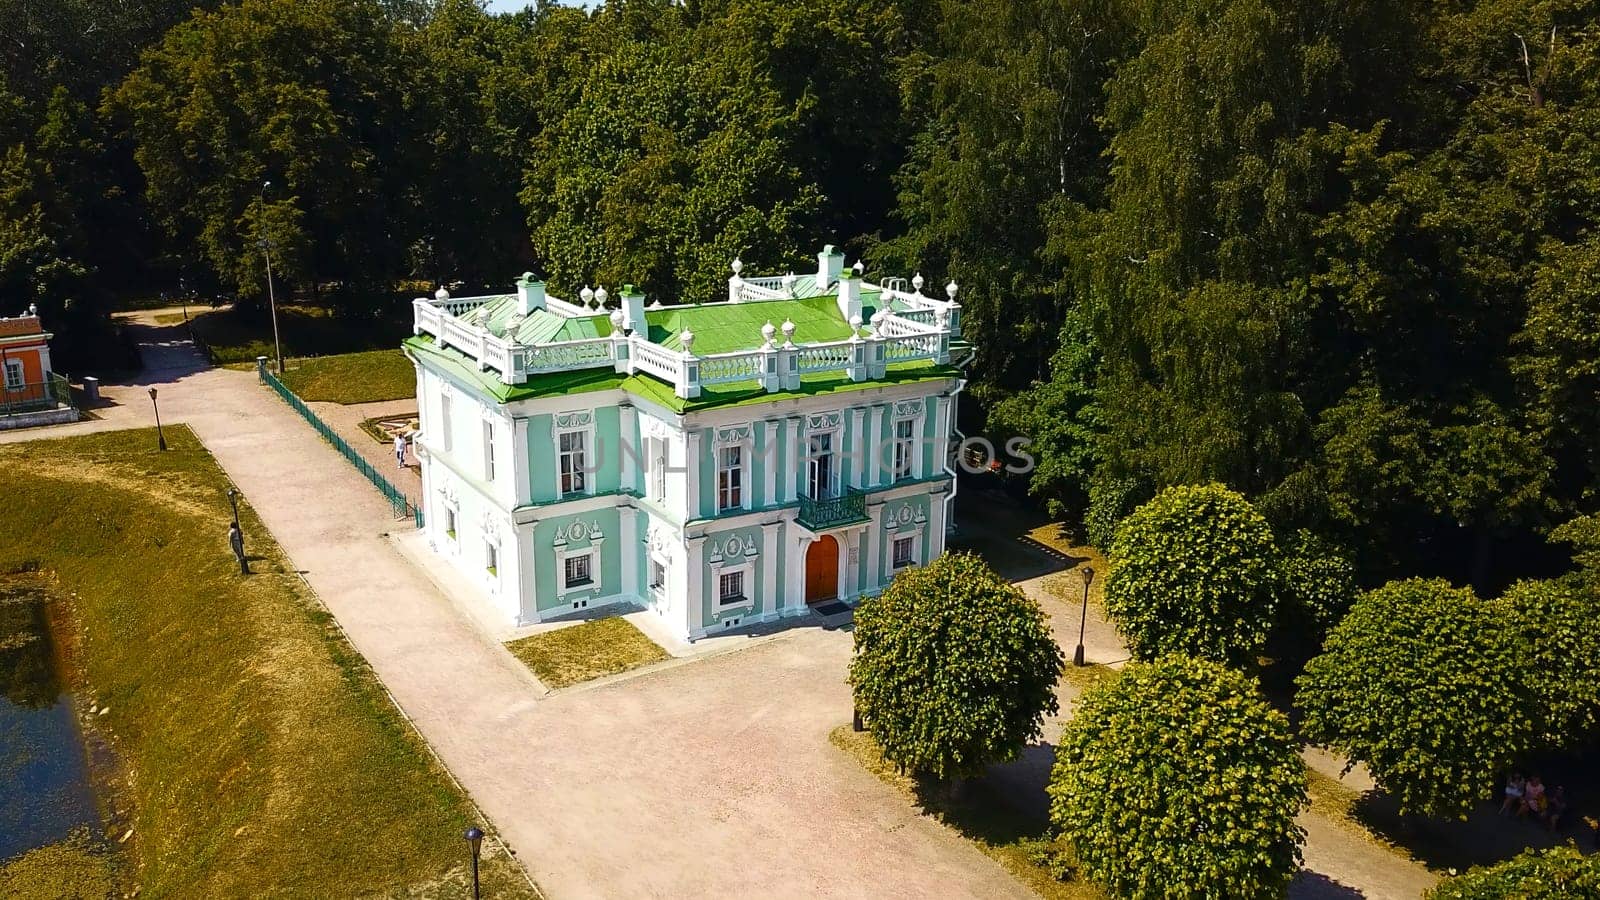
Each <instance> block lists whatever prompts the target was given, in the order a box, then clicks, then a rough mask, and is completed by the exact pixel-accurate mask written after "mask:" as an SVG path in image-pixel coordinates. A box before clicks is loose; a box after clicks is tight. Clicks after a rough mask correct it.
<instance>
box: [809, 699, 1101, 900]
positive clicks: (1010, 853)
mask: <svg viewBox="0 0 1600 900" xmlns="http://www.w3.org/2000/svg"><path fill="white" fill-rule="evenodd" d="M828 741H829V742H830V743H832V744H833V745H834V746H835V747H838V748H839V749H840V750H843V751H844V752H845V753H847V754H849V755H850V756H851V757H852V758H853V759H855V760H856V762H858V763H860V764H861V767H862V768H864V769H866V770H867V771H868V772H871V773H872V774H874V775H876V776H878V778H879V779H881V780H882V781H884V782H885V783H887V784H889V785H890V786H892V787H894V788H896V789H897V790H899V791H900V793H902V794H903V795H905V797H906V799H907V800H910V801H911V802H913V803H916V804H917V805H918V806H920V807H921V808H922V811H923V812H924V813H927V814H928V815H930V816H933V817H934V818H935V819H937V820H939V821H940V822H941V823H943V824H944V825H946V826H948V827H950V828H952V829H954V830H955V831H956V832H957V833H959V834H960V835H961V836H962V837H964V838H966V839H968V840H970V841H972V843H973V844H974V845H975V846H976V847H977V848H978V849H979V850H981V851H983V853H984V855H986V856H988V857H990V858H991V859H993V860H995V861H996V862H998V863H999V864H1000V865H1001V866H1003V867H1004V868H1005V870H1006V871H1008V872H1010V873H1011V874H1012V875H1013V876H1014V877H1015V878H1016V879H1017V880H1018V881H1021V882H1022V883H1023V884H1025V885H1027V886H1028V887H1029V888H1030V889H1031V890H1033V892H1034V893H1036V894H1038V895H1039V896H1040V897H1044V898H1046V900H1105V894H1104V893H1103V892H1102V891H1101V890H1100V889H1099V888H1097V887H1095V886H1094V885H1092V884H1090V883H1088V882H1086V881H1082V880H1079V879H1078V877H1077V866H1076V864H1075V861H1074V859H1075V858H1074V856H1073V854H1072V848H1071V847H1070V846H1069V845H1068V844H1066V843H1065V842H1064V841H1062V840H1061V839H1059V838H1056V837H1053V836H1052V835H1051V834H1050V833H1049V826H1048V824H1047V823H1045V822H1042V821H1038V820H1035V819H1034V818H1032V817H1029V816H1026V815H1024V814H1022V813H1019V812H1017V811H1016V810H1015V809H1014V808H1013V807H1011V806H1010V805H1009V804H1007V803H1006V802H1005V801H1004V800H1003V799H1002V798H1001V797H1000V796H999V795H998V794H997V793H996V792H995V791H994V790H993V789H991V788H990V787H989V786H988V785H987V784H985V783H984V782H983V781H982V780H981V779H980V780H977V781H972V782H967V783H966V784H965V785H964V786H963V789H962V791H961V793H960V795H959V797H956V798H952V797H951V796H949V794H948V792H946V791H943V790H941V789H939V788H937V787H935V786H932V785H928V784H925V783H921V782H919V781H917V780H916V779H914V778H911V777H908V776H906V775H902V774H900V772H899V770H898V769H897V768H896V767H895V765H894V763H891V762H889V761H888V760H886V759H884V758H883V753H882V751H881V750H880V749H879V748H878V743H877V741H874V740H873V739H872V735H871V734H869V733H867V732H865V731H854V730H852V729H851V728H850V726H848V725H841V726H839V727H838V728H835V729H834V730H833V731H832V732H830V733H829V734H828Z"/></svg>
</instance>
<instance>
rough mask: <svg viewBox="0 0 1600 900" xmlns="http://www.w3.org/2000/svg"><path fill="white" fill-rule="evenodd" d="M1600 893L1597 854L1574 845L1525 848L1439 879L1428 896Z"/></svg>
mask: <svg viewBox="0 0 1600 900" xmlns="http://www.w3.org/2000/svg"><path fill="white" fill-rule="evenodd" d="M1595 897H1600V857H1596V856H1585V855H1583V853H1581V852H1579V851H1578V850H1577V849H1576V848H1574V847H1570V846H1567V847H1552V848H1550V849H1548V850H1525V851H1523V852H1522V853H1520V854H1518V855H1516V856H1513V857H1512V858H1510V859H1508V860H1506V861H1505V862H1503V863H1498V864H1496V865H1492V866H1479V867H1476V868H1472V869H1469V870H1467V871H1466V872H1465V873H1463V874H1461V875H1457V876H1455V877H1454V878H1449V879H1446V880H1445V881H1442V882H1440V883H1439V884H1438V885H1437V886H1435V887H1434V888H1433V889H1432V890H1430V891H1428V900H1575V898H1591V900H1592V898H1595Z"/></svg>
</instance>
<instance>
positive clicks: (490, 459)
mask: <svg viewBox="0 0 1600 900" xmlns="http://www.w3.org/2000/svg"><path fill="white" fill-rule="evenodd" d="M483 478H484V480H485V481H493V480H494V423H493V422H484V423H483Z"/></svg>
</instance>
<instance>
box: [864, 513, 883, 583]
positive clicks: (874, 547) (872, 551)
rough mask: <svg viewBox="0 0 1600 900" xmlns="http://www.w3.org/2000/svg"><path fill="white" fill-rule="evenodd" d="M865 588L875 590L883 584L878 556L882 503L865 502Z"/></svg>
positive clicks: (881, 536)
mask: <svg viewBox="0 0 1600 900" xmlns="http://www.w3.org/2000/svg"><path fill="white" fill-rule="evenodd" d="M867 518H868V520H869V521H868V522H867V528H866V534H865V538H866V542H867V590H875V589H877V588H880V587H882V586H883V561H882V559H880V558H879V546H880V545H881V544H882V543H883V503H882V502H878V503H869V504H867Z"/></svg>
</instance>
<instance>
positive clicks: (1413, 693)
mask: <svg viewBox="0 0 1600 900" xmlns="http://www.w3.org/2000/svg"><path fill="white" fill-rule="evenodd" d="M1527 660H1528V654H1527V648H1526V647H1524V646H1523V645H1522V643H1521V641H1520V640H1519V639H1518V637H1517V635H1515V634H1513V633H1512V632H1511V631H1510V630H1509V629H1508V628H1506V627H1505V620H1504V618H1503V617H1502V616H1501V615H1500V614H1499V611H1498V610H1497V609H1496V608H1495V607H1494V606H1493V605H1491V604H1489V603H1485V602H1484V601H1481V600H1479V599H1478V598H1477V597H1475V596H1473V593H1472V591H1471V590H1469V589H1466V588H1453V587H1451V586H1450V585H1449V583H1447V582H1445V581H1442V580H1423V579H1410V580H1407V581H1396V582H1390V583H1389V584H1386V585H1384V586H1383V587H1381V588H1378V589H1377V590H1373V591H1368V592H1367V593H1365V594H1362V595H1361V597H1360V598H1359V599H1357V600H1356V603H1355V605H1354V606H1353V607H1351V609H1350V613H1349V615H1347V616H1345V618H1344V621H1342V622H1340V623H1339V624H1338V625H1337V626H1335V627H1334V629H1333V631H1332V632H1330V633H1329V635H1328V640H1327V642H1326V644H1325V645H1324V650H1323V653H1322V655H1320V656H1318V657H1316V658H1315V659H1313V660H1311V661H1310V662H1309V663H1307V664H1306V669H1305V672H1304V673H1303V674H1302V675H1301V676H1300V678H1299V679H1298V682H1297V683H1298V687H1299V694H1298V696H1297V697H1296V701H1297V705H1298V706H1299V707H1300V709H1301V710H1303V711H1304V713H1305V721H1304V725H1303V730H1304V732H1305V734H1306V736H1307V737H1308V738H1310V739H1311V740H1313V741H1315V742H1317V743H1320V744H1324V745H1326V746H1329V747H1332V748H1334V749H1336V750H1338V751H1339V752H1341V753H1344V754H1345V755H1346V756H1348V757H1349V758H1350V759H1352V760H1359V761H1361V762H1364V763H1366V764H1367V767H1368V768H1369V769H1371V770H1372V774H1373V777H1374V778H1375V779H1376V780H1377V782H1378V785H1379V786H1380V787H1382V788H1383V789H1384V790H1385V791H1387V792H1388V793H1390V794H1392V795H1393V796H1394V797H1395V798H1396V799H1397V800H1398V801H1399V804H1400V809H1401V811H1402V812H1417V813H1423V814H1427V815H1440V816H1442V815H1457V816H1465V815H1466V813H1467V812H1468V811H1469V810H1470V809H1471V808H1472V805H1473V804H1474V803H1477V802H1478V801H1480V800H1483V799H1486V798H1488V797H1489V796H1490V795H1491V794H1492V793H1493V790H1494V786H1495V778H1496V775H1497V773H1499V772H1501V771H1503V770H1504V769H1505V768H1507V766H1508V765H1509V764H1510V763H1511V762H1512V761H1513V760H1514V759H1516V758H1517V756H1518V755H1520V754H1521V753H1523V752H1524V751H1526V750H1527V749H1528V747H1529V745H1530V741H1531V738H1532V734H1533V725H1532V723H1531V721H1530V720H1529V718H1528V712H1527V710H1528V709H1529V708H1530V704H1529V703H1528V700H1527V690H1526V684H1527V681H1528V675H1527V669H1528V662H1527Z"/></svg>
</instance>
